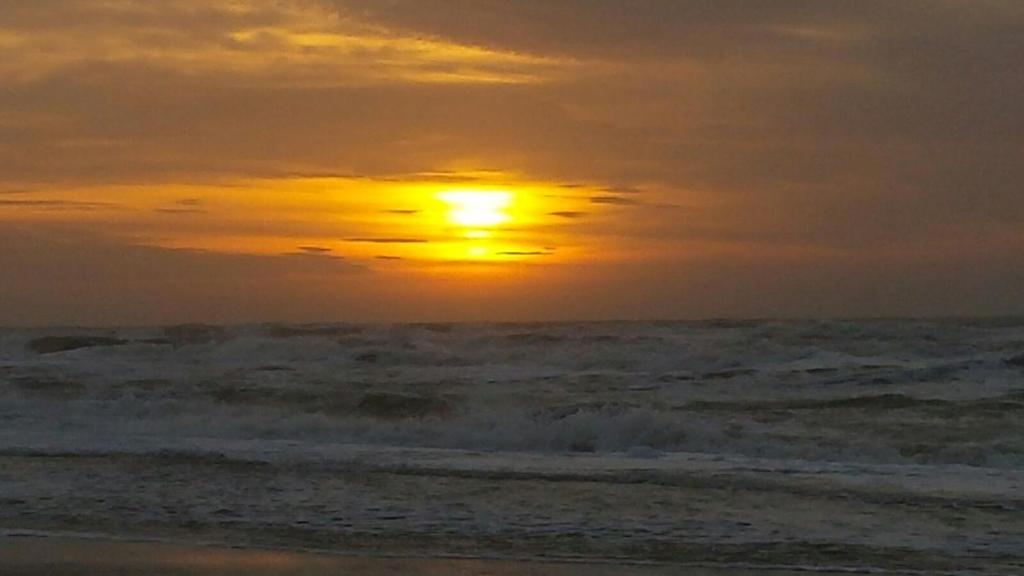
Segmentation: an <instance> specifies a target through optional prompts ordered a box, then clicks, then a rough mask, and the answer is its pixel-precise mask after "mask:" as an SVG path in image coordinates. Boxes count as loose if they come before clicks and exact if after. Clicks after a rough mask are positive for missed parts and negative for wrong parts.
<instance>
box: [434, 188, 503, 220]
mask: <svg viewBox="0 0 1024 576" xmlns="http://www.w3.org/2000/svg"><path fill="white" fill-rule="evenodd" d="M437 197H438V199H440V200H441V201H442V202H444V203H445V204H447V205H448V214H447V218H448V222H450V223H451V224H453V225H455V226H461V227H463V228H475V229H480V228H491V227H494V226H498V225H500V224H503V223H505V222H507V221H508V220H509V219H510V216H509V215H508V212H506V209H507V208H508V207H509V205H510V204H511V203H512V194H511V193H509V192H504V191H498V190H451V191H446V192H440V193H438V195H437Z"/></svg>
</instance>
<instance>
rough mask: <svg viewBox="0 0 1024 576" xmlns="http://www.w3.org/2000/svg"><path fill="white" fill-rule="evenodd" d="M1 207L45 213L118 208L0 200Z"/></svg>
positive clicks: (70, 202)
mask: <svg viewBox="0 0 1024 576" xmlns="http://www.w3.org/2000/svg"><path fill="white" fill-rule="evenodd" d="M2 207H9V208H25V209H37V210H47V211H69V210H70V211H93V210H102V209H110V208H118V205H117V204H114V203H112V202H86V201H79V200H41V199H30V200H20V199H18V200H8V199H2V198H0V208H2Z"/></svg>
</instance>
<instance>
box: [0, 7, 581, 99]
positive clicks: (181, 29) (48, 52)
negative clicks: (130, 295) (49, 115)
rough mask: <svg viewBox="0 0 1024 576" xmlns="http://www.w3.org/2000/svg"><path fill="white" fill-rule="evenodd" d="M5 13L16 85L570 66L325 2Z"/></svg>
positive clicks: (515, 75) (323, 78)
mask: <svg viewBox="0 0 1024 576" xmlns="http://www.w3.org/2000/svg"><path fill="white" fill-rule="evenodd" d="M5 10H6V12H7V13H6V14H5V15H4V16H2V18H3V20H2V21H0V24H2V25H3V26H2V28H0V47H2V48H3V49H4V51H5V52H7V53H12V52H16V53H17V54H18V57H17V58H0V79H3V80H4V81H5V82H7V83H19V82H33V81H38V80H39V79H42V78H46V77H48V76H53V75H56V74H60V73H63V72H66V71H67V70H68V69H73V68H76V67H80V66H83V65H90V64H105V65H111V66H139V65H142V66H151V67H154V68H159V69H162V70H164V71H166V72H170V73H176V74H182V75H193V76H194V75H203V76H210V75H224V74H227V75H231V76H234V77H236V78H237V79H241V80H243V81H244V80H245V79H253V80H259V79H264V80H266V79H270V80H274V81H276V82H283V83H287V84H293V85H305V86H331V85H367V84H392V83H426V84H432V83H441V84H445V83H452V84H475V83H482V84H489V83H497V84H504V83H508V84H516V83H529V82H541V81H544V80H546V79H547V78H548V77H551V76H553V75H555V74H558V73H559V69H560V68H562V67H563V66H564V64H563V63H561V62H559V61H557V60H554V59H550V58H543V57H539V56H532V55H524V54H518V53H515V52H509V51H502V50H497V49H493V48H483V47H480V46H476V45H472V44H462V43H456V42H450V41H444V40H440V39H435V38H430V37H423V36H416V35H401V34H396V33H394V32H392V31H387V30H382V29H380V28H379V27H375V26H373V25H370V24H368V23H365V22H360V21H359V20H358V19H357V18H355V17H354V14H352V13H350V12H345V13H338V12H337V11H336V10H331V9H328V8H327V7H325V6H322V5H320V4H318V3H316V2H281V3H274V4H267V3H261V2H249V1H243V2H237V1H229V0H212V1H211V0H178V1H176V2H163V3H158V4H153V3H121V2H118V3H112V2H89V1H86V0H80V1H69V0H40V1H39V2H33V3H31V4H30V5H27V4H24V3H22V4H21V5H18V6H16V7H13V8H12V9H9V10H8V9H6V7H5ZM55 14H60V15H61V18H54V17H53V16H54V15H55Z"/></svg>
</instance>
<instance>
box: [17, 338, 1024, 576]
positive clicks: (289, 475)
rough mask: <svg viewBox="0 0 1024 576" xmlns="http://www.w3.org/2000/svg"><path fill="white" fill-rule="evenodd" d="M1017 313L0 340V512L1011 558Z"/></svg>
mask: <svg viewBox="0 0 1024 576" xmlns="http://www.w3.org/2000/svg"><path fill="white" fill-rule="evenodd" d="M1022 417H1024V322H1021V321H1016V320H1013V319H1004V320H955V321H954V320H942V321H924V320H920V321H912V320H885V321H881V320H879V321H848V322H840V321H833V322H812V321H749V322H736V321H708V322H647V323H641V322H608V323H553V324H430V325H349V324H323V325H301V326H294V325H279V324H274V325H247V326H236V327H213V326H200V325H188V326H176V327H169V328H131V329H73V328H69V329H54V328H49V329H32V330H28V329H25V330H15V329H8V330H4V331H0V529H2V530H3V531H4V533H7V534H36V535H48V534H75V535H95V536H102V537H111V538H147V539H168V540H174V541H184V542H197V543H211V542H215V543H220V544H228V545H236V546H254V547H268V548H295V549H315V550H321V551H327V552H339V553H357V554H389V555H392V554H397V555H425V556H436V555H443V556H451V555H455V556H475V557H512V558H559V559H566V560H573V559H586V560H599V561H608V562H658V563H667V564H678V565H680V566H694V565H707V566H726V567H728V566H754V567H764V568H778V567H797V568H805V569H833V570H847V571H853V572H863V571H867V572H872V571H874V572H883V573H885V572H891V573H915V572H916V573H929V574H930V573H949V574H954V573H955V574H971V573H977V574H1015V573H1024V418H1022Z"/></svg>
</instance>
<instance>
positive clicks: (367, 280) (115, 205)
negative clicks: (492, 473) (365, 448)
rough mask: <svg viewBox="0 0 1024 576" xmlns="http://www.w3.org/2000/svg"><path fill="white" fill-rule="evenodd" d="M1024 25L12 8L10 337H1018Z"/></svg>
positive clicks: (3, 159) (673, 0)
mask: <svg viewBox="0 0 1024 576" xmlns="http://www.w3.org/2000/svg"><path fill="white" fill-rule="evenodd" d="M1022 58H1024V3H1022V2H1020V1H1019V0H926V1H915V0H900V1H892V0H859V1H857V2H850V1H839V0H835V1H830V0H801V1H798V0H774V1H772V2H762V1H756V0H746V1H739V0H715V1H710V0H708V1H686V0H516V1H514V2H512V1H504V0H166V1H162V2H149V1H141V0H33V1H32V2H27V1H24V0H0V325H9V326H27V325H53V324H59V325H78V324H83V325H128V324H169V323H182V322H221V323H223V322H261V321H291V322H319V321H353V322H368V321H380V322H398V321H480V320H490V321H505V320H587V319H593V320H600V319H676V318H679V319H686V318H718V317H759V318H763V317H811V318H819V317H820V318H828V317H878V316H982V315H1002V314H1024V98H1022V97H1021V94H1024V67H1022V66H1021V64H1020V62H1021V60H1022Z"/></svg>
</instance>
